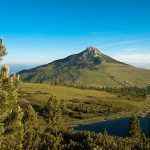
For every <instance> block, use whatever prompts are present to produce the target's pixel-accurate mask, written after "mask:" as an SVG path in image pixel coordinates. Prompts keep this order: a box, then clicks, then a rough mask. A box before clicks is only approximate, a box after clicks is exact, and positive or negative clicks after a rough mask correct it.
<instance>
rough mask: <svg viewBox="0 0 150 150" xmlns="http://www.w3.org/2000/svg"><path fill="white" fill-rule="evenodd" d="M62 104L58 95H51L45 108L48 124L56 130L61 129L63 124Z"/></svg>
mask: <svg viewBox="0 0 150 150" xmlns="http://www.w3.org/2000/svg"><path fill="white" fill-rule="evenodd" d="M62 105H63V104H62V102H61V101H60V100H59V99H57V98H56V96H54V95H51V96H50V98H49V99H48V101H47V103H46V105H45V108H44V109H45V120H46V122H47V125H48V127H50V128H52V129H53V130H54V131H58V130H60V129H61V128H62V125H63V118H62V109H63V106H62Z"/></svg>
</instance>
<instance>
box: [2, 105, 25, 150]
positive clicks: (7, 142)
mask: <svg viewBox="0 0 150 150" xmlns="http://www.w3.org/2000/svg"><path fill="white" fill-rule="evenodd" d="M23 114H24V113H23V110H22V109H21V108H20V106H18V107H17V108H16V109H14V110H13V111H12V113H11V114H10V115H9V116H8V117H7V118H6V120H5V132H4V134H3V135H4V140H3V143H2V147H3V149H7V150H12V149H16V150H22V142H23V135H24V128H23V124H22V118H23Z"/></svg>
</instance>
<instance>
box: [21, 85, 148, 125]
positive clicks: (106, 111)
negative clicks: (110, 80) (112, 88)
mask: <svg viewBox="0 0 150 150" xmlns="http://www.w3.org/2000/svg"><path fill="white" fill-rule="evenodd" d="M52 93H53V94H54V95H56V96H57V97H58V98H59V99H62V100H64V101H65V102H66V105H67V108H66V110H65V113H64V119H65V122H72V123H71V124H77V122H78V124H80V123H83V124H84V123H88V122H89V123H90V122H97V121H102V120H105V119H106V118H107V119H108V118H109V119H111V118H115V117H124V116H129V113H130V115H131V113H132V112H134V113H135V112H140V111H142V110H144V108H145V106H146V105H148V104H149V102H148V101H147V100H145V99H142V98H133V97H129V96H128V95H126V96H122V97H120V96H119V94H116V93H109V92H105V91H96V90H87V89H86V90H84V89H78V88H73V87H65V86H51V85H47V84H33V83H21V84H20V96H19V102H20V103H21V104H32V105H36V106H39V107H41V108H42V106H43V105H44V104H45V103H46V102H47V100H48V98H49V97H50V95H51V94H52ZM148 99H149V97H148ZM90 118H97V119H95V120H92V119H91V120H90ZM73 121H75V122H74V123H73Z"/></svg>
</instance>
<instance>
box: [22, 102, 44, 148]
mask: <svg viewBox="0 0 150 150" xmlns="http://www.w3.org/2000/svg"><path fill="white" fill-rule="evenodd" d="M23 123H24V141H23V147H24V149H26V150H29V149H38V146H39V143H40V138H41V137H40V136H41V132H42V131H41V129H40V127H39V124H38V117H37V114H36V112H35V110H34V108H33V107H32V106H31V105H28V107H27V109H26V110H25V115H24V118H23Z"/></svg>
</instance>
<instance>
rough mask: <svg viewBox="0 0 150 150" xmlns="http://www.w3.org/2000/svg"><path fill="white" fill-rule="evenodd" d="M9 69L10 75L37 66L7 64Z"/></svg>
mask: <svg viewBox="0 0 150 150" xmlns="http://www.w3.org/2000/svg"><path fill="white" fill-rule="evenodd" d="M8 66H9V68H10V74H14V73H17V72H19V71H21V70H24V69H31V68H33V67H37V65H22V64H8Z"/></svg>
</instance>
